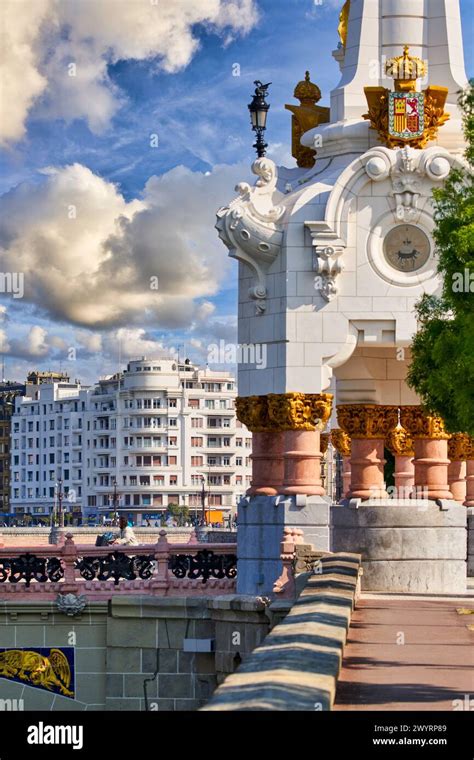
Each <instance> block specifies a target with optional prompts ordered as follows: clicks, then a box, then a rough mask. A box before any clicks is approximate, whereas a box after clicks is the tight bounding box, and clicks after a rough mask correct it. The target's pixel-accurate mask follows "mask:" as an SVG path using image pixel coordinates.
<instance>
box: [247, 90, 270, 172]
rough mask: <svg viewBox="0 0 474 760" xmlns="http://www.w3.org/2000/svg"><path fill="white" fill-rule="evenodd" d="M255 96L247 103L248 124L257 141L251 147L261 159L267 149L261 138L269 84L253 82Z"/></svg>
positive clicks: (265, 116)
mask: <svg viewBox="0 0 474 760" xmlns="http://www.w3.org/2000/svg"><path fill="white" fill-rule="evenodd" d="M254 84H255V94H254V96H253V98H252V102H251V103H249V105H248V109H249V111H250V122H251V124H252V129H253V131H254V132H256V133H257V140H256V142H255V144H254V145H253V147H254V148H255V149H256V151H257V156H258V157H259V158H262V157H263V156H264V155H265V148H268V145H267V143H266V142H265V140H264V138H263V133H264V132H265V130H266V128H267V127H266V124H267V114H268V109H269V108H270V104H269V103H267V102H266V100H265V98H266V96H267V95H268V88H269V87H270V85H271V82H268V84H262V82H261V81H260V80H259V79H256V80H255V82H254Z"/></svg>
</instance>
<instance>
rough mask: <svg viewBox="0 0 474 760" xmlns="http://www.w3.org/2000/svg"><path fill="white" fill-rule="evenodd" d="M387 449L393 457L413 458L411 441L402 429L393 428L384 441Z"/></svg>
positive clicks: (413, 452) (406, 432)
mask: <svg viewBox="0 0 474 760" xmlns="http://www.w3.org/2000/svg"><path fill="white" fill-rule="evenodd" d="M385 445H386V447H387V449H388V450H389V451H390V452H391V453H392V454H394V455H398V456H402V457H414V456H415V451H414V449H413V439H412V438H411V436H410V434H409V433H408V431H407V430H405V428H403V427H398V426H397V427H396V428H394V429H393V430H392V431H391V432H390V433H389V434H388V436H387V438H386V440H385Z"/></svg>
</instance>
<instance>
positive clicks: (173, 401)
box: [168, 398, 178, 409]
mask: <svg viewBox="0 0 474 760" xmlns="http://www.w3.org/2000/svg"><path fill="white" fill-rule="evenodd" d="M177 405H178V401H177V399H175V398H169V399H168V406H169V407H171V408H172V409H176V407H177Z"/></svg>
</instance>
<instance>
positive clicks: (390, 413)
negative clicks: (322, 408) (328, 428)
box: [337, 404, 398, 439]
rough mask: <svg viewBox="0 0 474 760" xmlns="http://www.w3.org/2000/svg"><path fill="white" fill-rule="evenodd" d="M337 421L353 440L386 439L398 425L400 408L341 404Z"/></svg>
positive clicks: (338, 408)
mask: <svg viewBox="0 0 474 760" xmlns="http://www.w3.org/2000/svg"><path fill="white" fill-rule="evenodd" d="M337 421H338V423H339V427H340V428H342V430H343V431H344V432H345V433H347V435H349V436H350V437H351V438H368V439H376V438H386V437H387V435H388V434H389V433H390V431H391V430H393V428H395V427H396V425H397V423H398V408H397V407H396V406H381V405H379V404H340V405H339V406H338V407H337Z"/></svg>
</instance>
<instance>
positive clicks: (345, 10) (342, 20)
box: [337, 0, 351, 50]
mask: <svg viewBox="0 0 474 760" xmlns="http://www.w3.org/2000/svg"><path fill="white" fill-rule="evenodd" d="M350 10H351V0H346V2H345V3H344V5H343V6H342V10H341V12H340V14H339V26H338V27H337V33H338V35H339V39H340V40H341V45H342V47H343V48H344V50H345V48H346V44H347V28H348V25H349V12H350Z"/></svg>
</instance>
